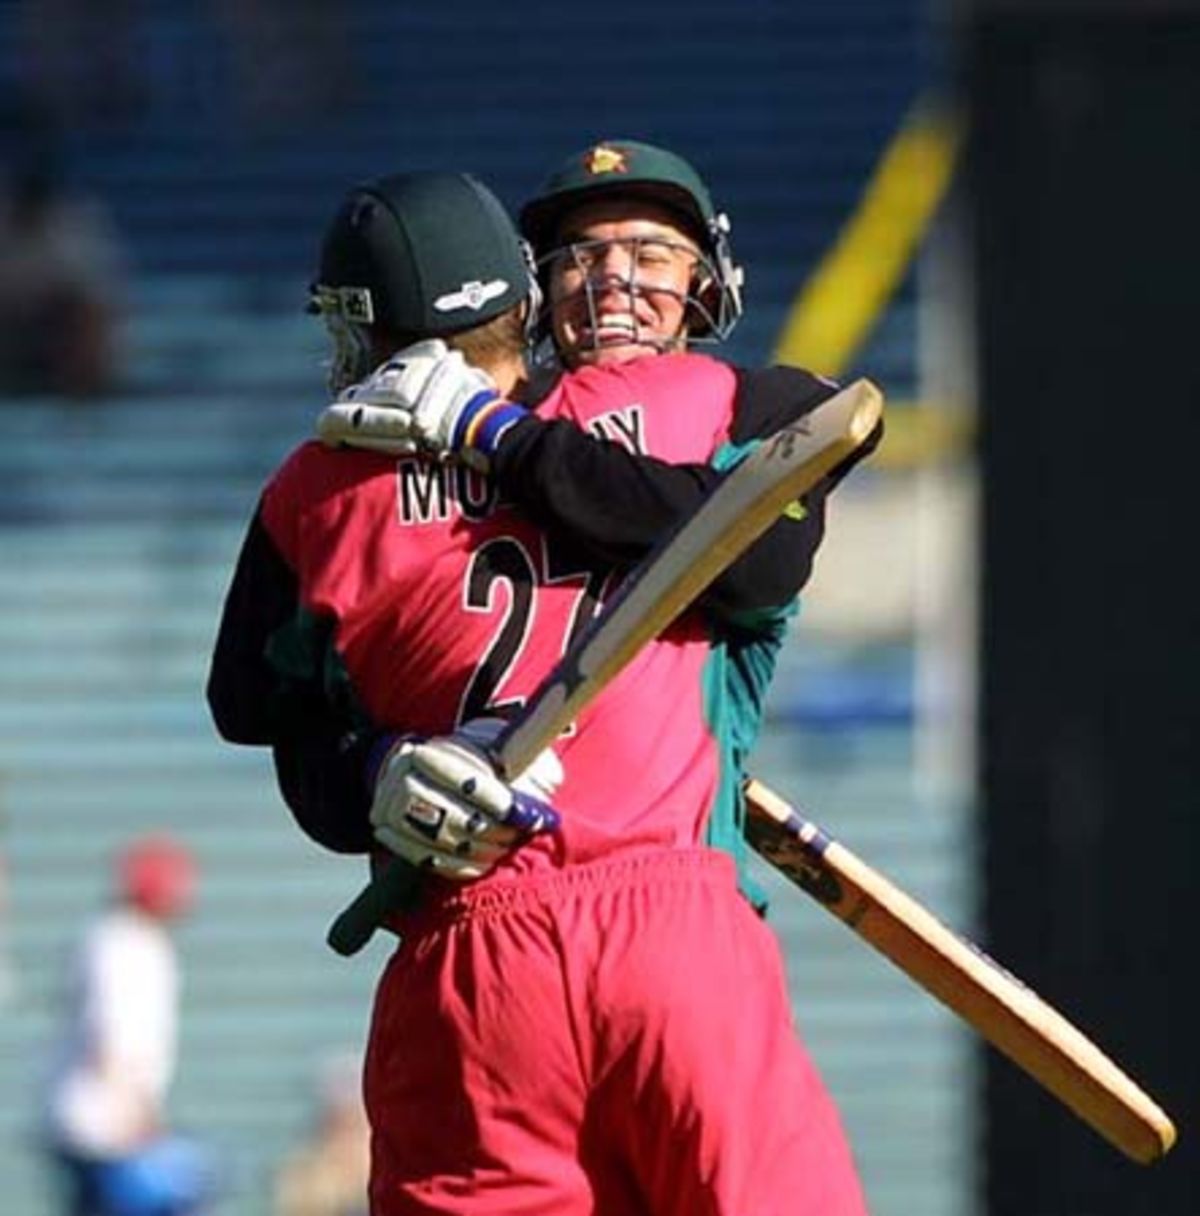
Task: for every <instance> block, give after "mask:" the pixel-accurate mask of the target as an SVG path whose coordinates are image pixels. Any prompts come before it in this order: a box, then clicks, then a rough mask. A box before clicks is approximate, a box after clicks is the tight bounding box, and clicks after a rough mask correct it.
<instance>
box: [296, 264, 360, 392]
mask: <svg viewBox="0 0 1200 1216" xmlns="http://www.w3.org/2000/svg"><path fill="white" fill-rule="evenodd" d="M308 311H309V312H310V313H314V314H317V315H319V316H320V318H321V320H322V321H323V322H324V324H325V329H326V332H327V333H328V334H329V339H330V343H331V345H332V348H333V353H332V355H331V356H330V359H329V364H328V367H327V369H326V373H325V384H326V387H327V388H328V389H329V391H330V393H331V394H332V395H333V396H335V397H336V396H337V395H338V394H339V393H341V392H342V390H343V389H346V388H349V387H350V385H352V384H356V383H357V382H358V381H359V380H362V379H363V378H364V377H365V376H368V375H370V373H371V372H372V371H373V370H374V368H373V352H374V344H373V343H372V342H371V335H370V331H369V330H368V328H367V326H368V325H369V324H370V322H371V319H372V315H373V314H372V309H371V295H370V292H369V291H365V290H364V289H362V288H357V287H326V286H324V285H322V284H320V283H314V284H312V286H311V287H310V288H309V296H308ZM364 311H365V313H366V317H365V319H364V318H363V316H362V314H363V312H364Z"/></svg>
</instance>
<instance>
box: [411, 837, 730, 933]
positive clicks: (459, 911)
mask: <svg viewBox="0 0 1200 1216" xmlns="http://www.w3.org/2000/svg"><path fill="white" fill-rule="evenodd" d="M681 880H685V881H688V882H701V883H711V884H714V885H717V884H720V885H725V886H729V887H730V888H732V889H736V887H737V869H736V867H735V866H734V863H733V858H732V857H730V856H729V855H728V854H726V853H720V852H717V851H716V850H715V849H705V848H698V849H657V850H654V851H647V852H640V853H629V854H624V855H622V856H620V857H609V858H604V859H603V860H600V861H592V862H587V863H584V864H580V865H571V866H567V867H565V868H563V869H555V870H545V871H538V872H536V873H533V874H522V875H519V876H516V877H513V878H504V877H500V878H492V879H483V880H481V881H479V882H476V883H471V884H469V885H466V886H462V887H457V886H456V887H450V886H449V885H448V880H447V882H446V883H445V884H443V885H441V886H439V887H438V888H437V889H436V890H433V891H430V892H429V893H428V894H427V895H426V896H425V897H424V898H423V899H422V901H421V904H420V906H419V907H418V908H417V909H416V910H415V911H413V912H408V913H397V914H396V915H395V916H394V917H392V918H391V922H390V927H391V928H393V929H394V930H395V931H396V932H398V933H401V934H403V935H405V936H407V935H410V934H412V933H414V932H420V931H421V930H427V929H433V928H437V927H441V926H444V925H446V924H448V923H451V922H453V921H457V920H467V919H473V918H475V917H479V916H497V915H504V914H505V913H508V912H518V911H521V910H523V909H528V908H531V907H536V906H539V905H548V904H554V903H556V902H558V901H559V900H561V899H564V898H569V897H571V896H574V895H577V894H579V893H580V892H584V891H588V890H592V889H595V888H604V889H606V890H611V889H612V888H614V887H636V886H640V885H644V884H646V883H653V884H655V885H658V884H661V883H664V882H672V881H681Z"/></svg>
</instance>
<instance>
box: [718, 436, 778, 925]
mask: <svg viewBox="0 0 1200 1216" xmlns="http://www.w3.org/2000/svg"><path fill="white" fill-rule="evenodd" d="M759 442H761V441H760V440H756V441H754V442H753V443H748V444H743V445H738V444H732V443H727V444H725V445H724V446H723V447H721V448H720V449H718V451H717V452H716V453H715V454H714V456H713V459H712V466H713V468H715V469H719V470H722V471H724V470H725V469H728V468H731V467H732V466H733V465H735V464H737V463H739V461H741V460H742V459H744V458H745V457H746V456H747V455H748V454H749V453H750V452H751V451H752V450H753V449H754V448H755V447H757V446H758V443H759ZM799 611H800V602H799V600H792V601H791V602H789V603H787V604H784V605H781V606H780V607H777V608H764V609H759V610H757V611H754V612H745V613H739V614H736V615H724V616H722V617H721V618H720V619H719V620H717V619H714V621H713V630H714V642H713V646H712V650H711V652H710V654H709V657H708V660H707V662H706V663H705V668H704V677H703V678H704V707H705V719H706V721H707V723H708V728H709V730H710V731H711V732H712V735H713V738H714V739H715V740H716V743H717V747H718V749H719V753H720V777H719V783H718V786H717V796H716V798H715V800H714V802H713V806H712V808H711V814H710V815H709V822H708V833H707V837H706V842H707V843H708V844H709V845H711V846H712V847H713V848H716V849H721V850H723V851H724V852H726V853H729V854H730V855H731V856H732V857H733V859H734V861H735V862H736V864H737V871H738V886H739V887H740V889H741V891H742V894H743V895H745V896H746V898H747V899H748V900H749V901H750V902H751V903H752V904H753V905H754V907H755V908H757V909H758V910H759V912H762V913H764V914H765V912H766V910H767V904H768V900H767V895H766V892H765V891H764V890H763V888H762V887H761V886H760V885H759V884H758V883H757V882H755V880H754V878H753V876H752V875H751V873H750V866H749V859H750V846H749V845H748V844H747V843H746V837H745V834H744V832H743V827H744V824H745V818H746V801H745V797H744V796H743V794H742V783H743V781H744V780H745V778H746V762H747V760H748V758H749V756H750V754H751V752H752V751H753V750H754V745H755V743H756V742H757V741H758V734H759V730H760V729H761V727H762V720H763V714H764V712H765V709H766V697H767V692H768V689H769V688H770V685H771V679H772V677H773V676H774V674H775V666H776V663H777V662H778V659H779V651H780V649H781V648H782V646H783V643H784V641H785V639H786V637H787V632H788V627H789V623H790V622H791V621H792V619H793V618H794V617H795V616H796V615H797V614H798V613H799Z"/></svg>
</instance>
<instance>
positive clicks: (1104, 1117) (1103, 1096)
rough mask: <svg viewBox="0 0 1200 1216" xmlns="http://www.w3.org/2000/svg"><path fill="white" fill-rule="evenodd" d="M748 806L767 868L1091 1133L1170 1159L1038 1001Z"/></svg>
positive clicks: (1152, 1117)
mask: <svg viewBox="0 0 1200 1216" xmlns="http://www.w3.org/2000/svg"><path fill="white" fill-rule="evenodd" d="M746 802H747V817H746V838H747V840H749V842H750V844H751V845H752V846H753V847H754V848H755V849H756V850H757V851H758V852H759V853H760V854H762V856H763V857H765V858H766V860H767V861H769V862H770V863H771V864H772V865H773V866H775V868H776V869H778V870H779V871H781V872H782V873H783V874H784V875H785V876H786V877H787V878H789V879H790V880H791V881H792V882H794V883H796V885H797V886H799V887H801V888H802V889H803V890H804V891H806V892H807V893H808V894H809V895H811V896H812V897H813V898H814V899H815V900H816V901H817V902H818V903H819V904H821V905H822V906H823V907H825V908H826V909H827V910H828V911H830V912H832V913H833V915H834V916H836V917H838V919H839V920H841V921H843V922H844V923H845V924H847V925H849V926H850V928H851V929H853V930H854V932H855V933H857V934H858V936H859V937H861V938H862V939H863V940H864V941H866V942H869V943H870V944H871V945H872V946H874V947H875V949H876V950H878V951H879V952H880V953H881V954H882V955H883V956H884V957H885V958H887V959H889V960H890V961H891V962H893V963H894V964H895V965H896V966H897V967H899V968H900V970H901V971H903V972H904V973H905V974H906V975H907V976H909V977H910V978H911V979H914V980H916V982H917V983H918V984H920V985H921V987H922V988H924V989H925V990H926V991H927V992H929V993H930V994H931V995H933V996H934V997H936V998H937V999H938V1000H939V1001H941V1002H942V1004H944V1005H946V1006H947V1007H948V1008H949V1009H951V1010H953V1011H954V1012H955V1013H957V1014H958V1015H959V1016H960V1017H961V1018H962V1019H963V1020H964V1021H965V1022H967V1023H968V1024H969V1025H971V1026H973V1027H974V1028H975V1029H976V1030H977V1031H978V1032H979V1033H980V1034H981V1035H982V1036H983V1037H984V1038H985V1039H986V1040H987V1041H988V1042H989V1043H991V1044H992V1046H993V1047H995V1048H997V1050H999V1051H1001V1052H1002V1053H1003V1054H1004V1055H1006V1056H1007V1057H1008V1058H1009V1059H1010V1060H1012V1061H1013V1063H1015V1064H1016V1065H1017V1066H1018V1067H1020V1068H1021V1069H1023V1070H1024V1071H1025V1072H1026V1073H1028V1074H1029V1075H1030V1076H1031V1077H1032V1078H1033V1079H1034V1080H1035V1081H1037V1082H1038V1083H1039V1084H1041V1085H1042V1086H1043V1087H1044V1088H1045V1089H1047V1090H1048V1091H1049V1092H1050V1093H1052V1094H1053V1095H1054V1096H1055V1097H1056V1098H1058V1100H1059V1101H1060V1102H1062V1103H1064V1104H1065V1105H1066V1106H1067V1107H1069V1108H1070V1109H1071V1110H1072V1111H1074V1113H1075V1114H1076V1115H1078V1117H1079V1118H1080V1119H1082V1120H1083V1121H1084V1122H1085V1123H1087V1124H1088V1125H1089V1126H1090V1127H1091V1128H1092V1129H1093V1130H1094V1131H1096V1132H1098V1133H1099V1134H1100V1135H1101V1136H1103V1137H1104V1139H1106V1140H1107V1141H1108V1142H1109V1143H1110V1144H1112V1145H1114V1146H1115V1147H1116V1148H1118V1149H1120V1151H1121V1152H1123V1153H1124V1154H1125V1155H1126V1156H1127V1157H1130V1158H1132V1159H1133V1160H1134V1161H1138V1162H1140V1163H1142V1164H1143V1165H1149V1164H1151V1163H1153V1162H1155V1161H1158V1160H1159V1159H1161V1158H1162V1157H1163V1156H1165V1155H1166V1153H1168V1152H1169V1151H1170V1149H1171V1146H1172V1145H1173V1144H1174V1143H1175V1127H1174V1124H1173V1123H1172V1122H1171V1120H1170V1118H1169V1117H1168V1116H1167V1114H1166V1113H1165V1112H1164V1111H1163V1110H1162V1108H1161V1107H1160V1106H1158V1104H1157V1103H1155V1102H1154V1100H1153V1099H1152V1098H1150V1097H1149V1095H1147V1094H1146V1093H1145V1092H1144V1091H1143V1090H1142V1089H1141V1088H1139V1087H1138V1085H1137V1084H1135V1083H1134V1081H1132V1080H1131V1079H1130V1078H1129V1077H1128V1076H1127V1075H1126V1074H1125V1073H1124V1072H1122V1071H1121V1069H1120V1068H1118V1067H1117V1065H1116V1064H1114V1063H1113V1061H1112V1060H1110V1059H1109V1058H1108V1056H1106V1055H1105V1054H1104V1053H1103V1052H1102V1051H1101V1050H1100V1049H1099V1048H1098V1047H1097V1046H1096V1045H1095V1044H1094V1043H1093V1042H1092V1041H1091V1040H1090V1039H1088V1038H1087V1037H1086V1036H1085V1035H1084V1034H1083V1033H1082V1031H1080V1030H1079V1029H1078V1028H1077V1027H1075V1026H1073V1025H1072V1024H1071V1023H1070V1022H1069V1021H1067V1019H1066V1018H1065V1017H1063V1015H1062V1014H1061V1013H1059V1012H1058V1011H1057V1010H1056V1009H1054V1008H1053V1007H1052V1006H1051V1005H1049V1004H1048V1003H1047V1002H1046V1001H1044V1000H1043V999H1042V998H1041V997H1039V996H1038V995H1037V993H1035V992H1033V991H1032V990H1031V989H1030V988H1028V987H1026V986H1025V984H1023V983H1022V982H1021V981H1020V980H1019V979H1017V978H1016V976H1014V975H1012V974H1011V973H1010V972H1009V971H1007V970H1006V969H1005V968H1004V967H1002V966H1001V965H1000V964H999V963H997V962H996V961H995V960H994V959H992V958H991V957H989V956H988V955H987V954H986V953H985V952H984V951H983V950H981V949H980V948H979V947H978V946H976V945H974V944H973V943H972V942H970V941H968V940H967V939H965V938H962V937H960V936H959V935H958V934H956V933H954V932H953V931H952V930H950V929H948V928H946V926H945V925H943V924H942V923H941V921H939V920H938V919H937V918H936V917H934V916H933V915H932V914H931V913H930V912H929V911H928V910H927V909H926V908H924V907H923V906H922V905H921V904H919V903H918V902H917V901H916V900H915V899H913V898H912V897H911V896H909V895H906V894H905V893H904V892H903V891H901V890H900V889H899V888H898V887H897V886H896V885H895V884H894V883H892V882H890V881H889V880H888V879H886V878H885V877H884V876H883V875H882V874H880V873H878V872H877V871H876V870H874V869H872V868H871V867H870V866H869V865H867V864H866V863H865V862H863V861H861V860H859V858H858V857H856V856H855V855H854V854H853V853H851V852H850V850H849V849H847V848H845V847H844V846H843V845H840V844H838V843H837V841H835V840H832V839H830V838H829V837H828V836H826V835H825V833H824V832H823V831H821V829H820V828H819V827H817V826H816V825H815V824H813V823H810V822H808V821H807V820H805V819H804V818H802V816H801V815H800V814H799V812H798V811H797V810H796V809H795V808H794V807H792V806H791V805H790V804H789V803H787V802H786V801H785V800H784V799H783V798H781V797H780V796H779V795H778V794H775V793H773V792H772V791H771V790H769V789H768V788H767V787H766V786H764V785H763V784H762V783H761V782H759V781H754V780H751V781H749V782H748V783H747V785H746Z"/></svg>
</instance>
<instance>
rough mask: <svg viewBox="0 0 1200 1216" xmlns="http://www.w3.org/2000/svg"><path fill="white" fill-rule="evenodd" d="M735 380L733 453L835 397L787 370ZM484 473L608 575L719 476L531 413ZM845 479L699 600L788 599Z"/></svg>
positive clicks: (691, 507)
mask: <svg viewBox="0 0 1200 1216" xmlns="http://www.w3.org/2000/svg"><path fill="white" fill-rule="evenodd" d="M737 377H738V387H737V400H736V403H735V415H734V425H733V429H732V432H731V439H732V440H733V442H734V443H735V444H736V445H742V444H747V443H749V442H751V441H753V440H754V439H757V438H761V437H764V436H767V435H770V434H771V433H773V432H774V431H776V430H778V429H779V428H780V427H781V426H784V425H785V424H786V423H788V422H790V421H793V420H794V419H796V418H798V417H800V416H801V415H803V414H806V413H808V412H809V411H810V410H812V409H815V408H816V406H817V405H819V404H820V403H821V402H822V401H824V400H826V399H827V398H828V397H830V396H832V395H833V393H834V392H835V391H836V390H835V389H834V388H832V387H831V386H829V385H828V384H826V383H825V382H824V381H822V380H818V379H817V378H816V377H815V376H812V375H811V374H809V373H808V372H804V371H800V370H799V369H794V368H783V367H778V368H770V369H767V370H765V371H748V370H744V369H737ZM862 454H865V452H863V453H862ZM859 458H861V455H860V456H859ZM847 468H848V466H847ZM492 469H493V473H494V475H495V477H496V479H497V482H498V484H499V486H500V488H501V490H502V492H503V493H504V494H505V496H506V497H507V498H509V499H510V500H511V501H513V502H514V503H515V504H516V505H517V506H518V507H520V508H521V509H522V510H523V511H525V512H526V514H528V515H529V516H530V518H531V519H533V520H534V521H535V522H537V523H538V524H539V525H541V526H542V527H544V528H546V529H547V530H548V531H549V532H550V533H551V534H552V535H554V534H560V535H562V536H565V537H567V538H569V539H570V540H571V541H572V542H574V543H575V544H576V545H578V546H580V547H581V548H582V549H583V551H584V552H585V553H586V554H588V555H589V556H590V557H591V558H592V559H593V560H595V561H597V562H600V563H602V564H605V565H611V566H617V567H622V566H629V565H632V564H633V563H635V562H637V561H638V560H640V559H641V558H642V557H643V556H644V555H645V554H646V552H647V551H648V550H649V549H650V548H651V547H652V546H653V545H654V544H655V543H656V542H657V541H658V540H659V539H660V538H661V537H662V536H663V534H664V533H665V532H667V531H668V530H669V529H670V528H671V527H673V526H674V525H675V524H676V522H677V521H678V520H679V519H681V518H683V517H686V516H688V515H691V514H692V513H694V512H695V510H696V508H697V507H698V506H699V505H700V503H701V501H702V500H703V499H704V498H705V497H706V496H707V495H708V494H709V493H710V492H711V491H712V490H713V488H714V487H715V486H716V485H717V483H718V482H719V481H720V479H721V476H722V474H721V473H720V472H718V471H717V470H715V469H713V468H711V467H709V466H708V465H702V464H681V465H671V464H667V463H666V462H664V461H662V460H659V459H657V458H655V457H652V456H639V455H635V454H633V453H631V452H630V451H629V450H628V449H627V448H625V447H624V446H622V445H621V444H616V443H611V442H608V441H606V440H603V439H598V438H596V437H595V436H592V435H589V434H587V433H586V432H584V431H581V430H580V429H579V428H578V427H576V426H575V425H574V424H573V423H570V422H567V421H563V420H553V421H544V420H542V419H540V418H537V417H535V416H533V415H531V416H530V417H528V418H524V419H522V420H521V421H520V422H518V423H517V424H516V425H515V426H513V427H512V428H511V429H510V431H509V432H508V434H506V436H505V438H504V441H503V442H502V443H501V445H500V448H499V451H498V452H497V454H496V456H495V458H494V460H493V464H492ZM846 471H847V470H846V469H842V470H839V471H838V474H837V476H836V477H835V476H833V475H831V476H830V478H827V479H826V482H823V483H822V484H821V485H820V486H818V487H816V488H815V489H814V490H813V491H812V492H811V493H810V494H808V495H806V496H805V499H804V507H805V515H804V518H803V519H800V520H796V519H792V518H790V517H784V518H781V519H780V520H779V522H778V523H776V524H774V525H773V526H772V527H771V528H770V529H768V531H767V532H766V533H765V534H764V535H763V536H762V537H761V538H760V539H759V540H758V541H757V542H756V543H755V544H754V545H753V546H751V548H750V549H749V550H748V551H747V552H746V553H745V554H744V555H743V556H742V557H741V558H739V559H738V561H736V562H734V564H733V565H732V566H731V567H730V568H729V569H728V570H727V571H726V572H725V573H724V574H723V575H722V576H721V577H720V578H718V579H717V581H716V582H715V583H714V584H713V585H712V587H711V588H710V589H709V590H708V592H707V593H706V595H705V596H704V602H705V603H706V604H707V605H708V606H709V607H710V608H713V609H716V610H717V611H719V612H721V613H722V614H731V613H739V612H746V611H753V610H755V609H759V608H769V607H776V606H779V605H781V604H784V603H787V602H788V601H789V600H791V599H792V598H793V597H794V596H795V595H796V593H797V592H799V590H800V589H801V588H802V587H803V586H804V584H805V583H806V582H807V581H808V577H809V575H810V573H811V572H812V564H813V556H814V555H815V553H816V550H817V548H818V546H819V545H820V543H821V538H822V536H823V534H824V528H825V498H826V496H827V495H828V493H829V490H830V489H832V487H833V485H834V484H836V480H838V479H840V477H841V476H844V475H845V472H846ZM826 483H828V484H826Z"/></svg>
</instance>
